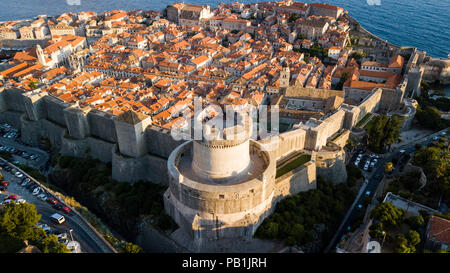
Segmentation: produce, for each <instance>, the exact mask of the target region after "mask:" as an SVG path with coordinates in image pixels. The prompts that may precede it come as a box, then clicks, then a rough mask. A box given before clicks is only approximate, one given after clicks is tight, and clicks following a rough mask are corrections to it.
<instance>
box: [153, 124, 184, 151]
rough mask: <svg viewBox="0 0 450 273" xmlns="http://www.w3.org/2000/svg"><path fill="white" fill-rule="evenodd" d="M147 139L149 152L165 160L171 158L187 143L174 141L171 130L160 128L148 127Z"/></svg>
mask: <svg viewBox="0 0 450 273" xmlns="http://www.w3.org/2000/svg"><path fill="white" fill-rule="evenodd" d="M145 137H146V142H147V150H148V152H149V153H150V154H152V155H156V156H159V157H163V158H169V156H170V153H171V152H172V151H173V150H175V148H176V147H178V146H179V145H181V144H182V143H183V142H185V141H184V140H175V139H173V138H172V136H171V135H170V131H169V130H167V129H165V128H162V127H158V126H148V127H147V129H146V130H145Z"/></svg>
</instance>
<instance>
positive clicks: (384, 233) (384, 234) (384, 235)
mask: <svg viewBox="0 0 450 273" xmlns="http://www.w3.org/2000/svg"><path fill="white" fill-rule="evenodd" d="M385 238H386V232H385V231H384V230H383V241H382V242H381V248H383V244H384V239H385Z"/></svg>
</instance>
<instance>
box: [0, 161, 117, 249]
mask: <svg viewBox="0 0 450 273" xmlns="http://www.w3.org/2000/svg"><path fill="white" fill-rule="evenodd" d="M1 173H2V174H3V176H4V177H5V180H8V181H10V185H9V186H8V191H7V192H4V193H2V194H0V196H1V198H2V200H3V197H4V196H6V195H9V194H15V195H17V196H18V198H23V199H25V200H26V201H27V202H28V203H32V204H34V205H35V206H36V209H37V211H38V213H39V214H41V215H42V218H41V222H42V223H46V224H48V225H49V226H50V227H52V228H54V229H57V230H60V231H62V232H66V233H67V234H68V235H69V237H70V233H69V230H70V229H73V232H72V235H73V239H74V240H75V241H78V242H79V243H80V245H81V251H82V252H87V253H112V252H113V250H112V249H111V247H110V246H109V245H107V244H105V242H104V240H103V239H102V238H99V235H98V234H97V233H96V232H95V231H93V230H92V228H91V227H90V226H89V225H87V224H86V223H85V222H84V221H83V220H82V219H81V217H80V216H78V215H77V214H72V215H70V216H69V215H66V214H64V213H62V212H61V211H58V210H56V209H55V208H53V207H52V206H51V205H50V204H49V203H47V202H44V201H42V200H40V199H38V198H37V197H36V196H33V195H32V194H31V193H30V192H29V191H28V190H27V189H25V188H23V187H21V186H20V185H19V184H18V183H17V181H18V179H17V178H16V177H14V176H13V175H12V174H10V173H9V172H6V171H4V170H1ZM56 212H58V213H60V214H62V215H64V217H65V218H66V222H64V223H63V224H61V225H55V224H54V223H53V222H51V221H50V216H51V215H52V214H53V213H56Z"/></svg>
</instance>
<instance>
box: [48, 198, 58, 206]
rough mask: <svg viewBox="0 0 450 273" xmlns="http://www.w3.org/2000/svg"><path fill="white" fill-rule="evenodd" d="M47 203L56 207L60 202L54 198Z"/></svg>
mask: <svg viewBox="0 0 450 273" xmlns="http://www.w3.org/2000/svg"><path fill="white" fill-rule="evenodd" d="M47 202H49V203H50V204H52V205H55V204H56V203H58V201H57V200H56V199H55V198H53V197H50V198H47Z"/></svg>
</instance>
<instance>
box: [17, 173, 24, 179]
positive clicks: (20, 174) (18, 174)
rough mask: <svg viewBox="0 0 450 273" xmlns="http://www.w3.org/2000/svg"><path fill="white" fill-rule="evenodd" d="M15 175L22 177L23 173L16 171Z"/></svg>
mask: <svg viewBox="0 0 450 273" xmlns="http://www.w3.org/2000/svg"><path fill="white" fill-rule="evenodd" d="M15 176H16V177H17V178H22V177H23V174H22V173H20V172H17V173H16V175H15Z"/></svg>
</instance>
